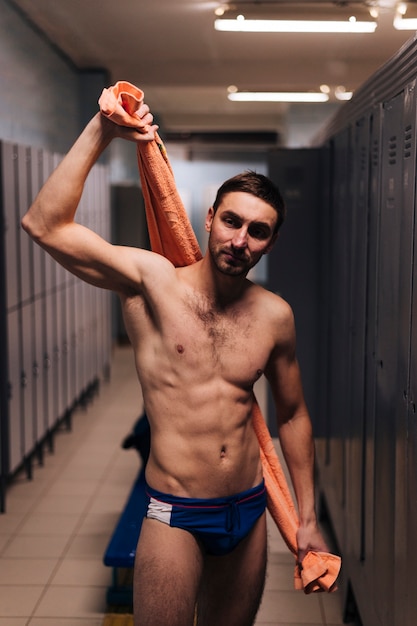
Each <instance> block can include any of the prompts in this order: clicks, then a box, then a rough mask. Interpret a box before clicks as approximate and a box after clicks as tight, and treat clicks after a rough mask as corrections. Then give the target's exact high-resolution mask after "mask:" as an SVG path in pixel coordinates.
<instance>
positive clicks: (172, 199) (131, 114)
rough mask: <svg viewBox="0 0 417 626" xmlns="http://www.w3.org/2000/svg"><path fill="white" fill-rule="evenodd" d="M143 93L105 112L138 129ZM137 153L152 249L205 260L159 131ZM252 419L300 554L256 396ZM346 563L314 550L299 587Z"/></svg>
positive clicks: (275, 508)
mask: <svg viewBox="0 0 417 626" xmlns="http://www.w3.org/2000/svg"><path fill="white" fill-rule="evenodd" d="M143 95H144V94H143V91H141V90H140V89H138V88H137V87H135V86H134V85H132V84H130V83H128V82H126V81H120V82H118V83H116V84H115V85H114V86H113V87H110V88H109V89H104V90H103V93H102V94H101V96H100V99H99V105H100V110H101V112H102V114H103V115H105V116H106V117H109V118H110V119H111V120H112V121H113V122H115V123H116V124H119V125H121V126H132V127H137V126H138V118H137V116H136V111H137V109H138V108H139V106H140V104H141V102H142V101H143ZM137 157H138V167H139V171H140V176H141V182H142V191H143V195H144V200H145V210H146V219H147V222H148V229H149V237H150V241H151V247H152V250H154V252H158V253H159V254H163V255H164V256H166V257H167V258H168V259H170V261H171V262H172V263H173V264H174V265H175V266H176V267H180V266H184V265H188V264H190V263H194V262H195V261H197V260H199V259H200V258H201V252H200V249H199V246H198V243H197V239H196V237H195V234H194V232H193V230H192V228H191V225H190V223H189V220H188V217H187V214H186V212H185V209H184V206H183V204H182V202H181V199H180V197H179V194H178V191H177V188H176V185H175V180H174V176H173V172H172V169H171V166H170V164H169V161H168V157H167V154H166V151H165V148H164V145H163V143H162V141H161V139H160V137H159V136H158V135H156V138H155V140H154V141H151V142H143V143H138V144H137ZM252 419H253V427H254V430H255V432H256V436H257V438H258V441H259V445H260V451H261V460H262V466H263V474H264V478H265V484H266V488H267V494H268V495H267V497H268V509H269V512H270V513H271V515H272V517H273V519H274V520H275V522H276V524H277V526H278V528H279V530H280V532H281V535H282V537H283V538H284V540H285V542H286V544H287V546H288V548H289V549H290V550H291V552H292V553H293V554H294V556H295V557H296V558H297V540H296V532H297V528H298V517H297V513H296V510H295V506H294V503H293V501H292V497H291V494H290V490H289V488H288V484H287V481H286V479H285V476H284V472H283V470H282V467H281V464H280V462H279V459H278V457H277V454H276V452H275V448H274V444H273V442H272V439H271V436H270V434H269V430H268V428H267V425H266V423H265V420H264V419H263V417H262V414H261V411H260V409H259V406H258V404H257V402H256V400H255V402H254V407H253V411H252ZM340 566H341V559H340V557H338V556H335V555H333V554H328V553H323V552H309V553H308V554H307V555H306V556H305V558H304V559H303V562H302V566H301V567H298V566H297V565H296V566H295V574H294V584H295V588H296V589H304V591H305V593H311V592H312V591H334V590H335V589H336V588H337V587H336V579H337V576H338V574H339V570H340Z"/></svg>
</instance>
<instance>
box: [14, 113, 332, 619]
mask: <svg viewBox="0 0 417 626" xmlns="http://www.w3.org/2000/svg"><path fill="white" fill-rule="evenodd" d="M138 115H139V118H140V119H139V120H138V129H137V130H136V129H127V128H122V127H119V126H116V125H115V124H113V123H112V122H111V121H109V120H107V119H106V118H105V117H103V116H102V115H101V114H99V113H98V114H97V115H96V116H95V117H94V118H93V119H92V120H91V122H90V123H89V124H88V125H87V127H86V128H85V129H84V131H83V132H82V133H81V135H80V137H79V138H78V140H77V141H76V143H75V144H74V146H73V147H72V148H71V150H70V151H69V153H68V154H67V155H66V157H65V158H64V159H63V161H62V162H61V163H60V165H59V166H58V167H57V169H56V170H55V172H54V173H53V174H52V175H51V177H50V178H49V180H48V181H47V182H46V184H45V185H44V187H43V189H42V190H41V191H40V193H39V195H38V197H37V198H36V199H35V201H34V203H33V205H32V206H31V207H30V209H29V211H28V212H27V214H26V215H25V217H24V218H23V221H22V225H23V228H24V229H25V230H26V231H27V232H28V233H29V235H30V236H31V237H32V238H33V239H34V240H35V241H36V242H37V243H39V244H40V245H41V246H42V247H43V248H45V249H46V250H47V251H48V252H49V253H50V254H51V255H52V256H53V257H54V258H55V259H56V260H57V261H58V262H59V263H61V264H62V265H63V266H64V267H65V268H67V269H68V270H70V271H71V272H73V273H74V274H76V275H77V276H79V277H80V278H82V279H83V280H86V281H88V282H90V283H92V284H93V285H96V286H98V287H102V288H105V289H111V290H113V291H115V292H116V293H117V294H118V295H119V297H120V300H121V303H122V308H123V313H124V319H125V323H126V328H127V331H128V334H129V337H130V340H131V343H132V346H133V350H134V356H135V363H136V368H137V372H138V376H139V381H140V383H141V386H142V390H143V397H144V404H145V409H146V413H147V415H148V418H149V422H150V425H151V431H152V445H151V452H150V457H149V461H148V464H147V468H146V480H147V483H148V493H149V507H148V513H147V517H146V519H145V520H144V522H143V526H142V531H141V535H140V539H139V544H138V548H137V553H136V563H135V574H134V613H135V618H134V619H135V626H192V624H193V622H194V613H195V606H196V603H197V611H198V624H199V626H223V625H224V626H226V625H227V626H249V625H251V624H253V623H254V620H255V616H256V613H257V610H258V608H259V604H260V601H261V596H262V591H263V586H264V581H265V569H266V521H265V489H264V484H263V479H262V468H261V463H260V458H259V446H258V441H257V438H256V436H255V434H254V431H253V427H252V422H251V407H252V403H253V391H252V388H253V385H254V383H255V382H256V381H257V380H258V379H259V377H260V376H261V375H262V374H263V373H264V374H265V375H266V377H267V379H268V381H269V383H270V385H271V389H272V393H273V396H274V399H275V403H276V411H277V419H278V426H279V436H280V440H281V445H282V449H283V452H284V455H285V459H286V462H287V464H288V467H289V470H290V474H291V478H292V482H293V485H294V489H295V493H296V498H297V503H298V510H299V517H300V528H299V530H298V535H297V540H298V547H299V558H300V560H301V559H302V558H303V556H304V555H305V554H306V552H307V551H308V550H310V549H314V550H323V551H327V547H326V545H325V542H324V540H323V538H322V536H321V534H320V532H319V530H318V527H317V520H316V515H315V510H314V487H313V464H314V451H313V440H312V432H311V423H310V418H309V415H308V412H307V408H306V405H305V402H304V398H303V392H302V387H301V381H300V373H299V368H298V364H297V360H296V356H295V330H294V321H293V315H292V312H291V309H290V307H289V305H288V304H287V303H286V302H284V301H283V300H282V299H281V298H280V297H278V296H277V295H274V294H272V293H270V292H268V291H266V290H265V289H263V288H262V287H260V286H258V285H255V284H253V283H252V282H250V281H249V280H248V279H247V278H246V275H247V273H248V271H249V269H250V268H251V267H253V266H254V265H255V264H256V263H257V262H258V261H259V259H260V258H261V256H262V255H263V254H266V253H268V252H269V251H270V250H271V248H272V245H273V244H274V242H275V239H276V237H277V232H278V228H279V226H280V224H281V222H282V219H283V212H284V208H283V203H282V199H281V196H280V194H279V191H278V190H277V189H276V188H275V187H274V186H273V185H272V183H271V182H270V181H269V180H268V179H266V178H265V177H262V176H260V175H257V174H253V173H248V174H244V175H241V176H240V177H237V178H235V179H232V180H231V181H229V182H226V183H225V185H224V186H223V187H222V188H220V191H219V193H218V196H217V199H216V202H215V204H214V205H213V207H211V208H210V209H209V211H208V214H207V217H206V222H205V228H206V230H207V232H209V234H210V236H209V245H208V250H207V252H206V254H205V256H204V257H203V259H202V260H201V261H198V262H197V263H195V264H193V265H190V266H187V267H183V268H179V269H175V268H174V266H173V265H172V264H171V263H170V262H169V261H168V260H167V259H165V258H164V257H162V256H160V255H157V254H154V253H152V252H149V251H146V250H139V249H134V248H129V247H118V246H113V245H111V244H110V243H108V242H106V241H104V240H103V239H101V238H100V237H99V236H98V235H96V234H95V233H93V232H92V231H90V230H88V229H86V228H85V227H84V226H81V225H79V224H77V223H75V221H74V216H75V212H76V209H77V206H78V204H79V201H80V197H81V193H82V191H83V187H84V183H85V180H86V178H87V176H88V173H89V172H90V170H91V168H92V166H93V165H94V163H95V162H96V160H97V159H98V157H99V156H100V154H101V153H102V152H103V150H104V149H105V148H106V147H107V146H108V144H109V143H110V142H111V141H112V139H113V138H115V137H123V138H125V139H128V140H131V141H136V142H138V141H150V140H152V139H153V137H154V132H155V130H156V126H152V121H153V119H152V115H151V114H150V112H149V109H148V107H147V106H146V105H142V106H141V108H140V109H139V111H138Z"/></svg>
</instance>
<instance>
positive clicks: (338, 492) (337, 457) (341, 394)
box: [323, 127, 352, 541]
mask: <svg viewBox="0 0 417 626" xmlns="http://www.w3.org/2000/svg"><path fill="white" fill-rule="evenodd" d="M351 132H352V129H351V128H350V127H348V128H346V129H345V130H344V131H343V132H342V133H340V134H339V135H338V136H337V137H335V138H334V141H333V164H332V188H331V198H330V200H331V206H332V210H331V214H330V225H329V231H330V232H329V235H330V242H329V246H330V255H331V259H332V261H331V266H330V268H329V269H328V271H329V273H330V291H329V302H328V309H329V310H328V315H329V327H328V332H329V339H328V354H329V359H330V363H331V364H332V367H331V368H330V369H329V378H328V381H327V385H328V390H329V396H328V407H327V410H328V416H329V419H328V422H327V429H328V431H327V442H326V464H325V466H324V467H323V475H324V479H325V480H326V484H327V490H326V499H327V502H328V505H329V507H330V509H331V511H332V520H333V524H334V526H335V529H337V533H338V536H339V537H340V538H341V539H340V540H341V541H345V531H346V529H345V516H344V510H345V506H346V436H347V424H348V421H349V415H348V411H347V408H348V406H349V396H348V393H349V391H348V388H347V385H346V381H347V380H348V378H349V371H348V363H349V360H348V355H349V321H350V320H349V285H350V268H351V258H350V253H351V250H350V229H351V219H350V216H351V206H352V198H351V190H352V181H351V178H350V176H351V168H350V167H349V163H350V154H351V149H352V147H351V146H352V144H351ZM347 174H348V175H347Z"/></svg>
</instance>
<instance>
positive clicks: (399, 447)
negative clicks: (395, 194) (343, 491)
mask: <svg viewBox="0 0 417 626" xmlns="http://www.w3.org/2000/svg"><path fill="white" fill-rule="evenodd" d="M400 148H401V158H402V181H401V183H400V185H401V191H402V193H401V201H400V220H401V221H400V233H399V239H400V250H401V254H400V264H399V265H400V266H399V277H398V283H399V294H400V300H399V304H398V315H399V317H398V322H397V323H398V337H399V343H398V346H397V363H398V364H397V368H398V375H397V380H398V388H397V395H396V413H395V418H396V419H395V422H396V446H395V501H394V503H395V507H394V508H395V533H394V555H395V576H394V582H395V587H394V589H395V617H394V620H395V623H397V624H406V623H408V624H410V623H412V621H414V620H415V615H416V613H413V614H412V613H408V612H407V598H408V597H409V596H410V595H414V584H413V582H412V578H409V577H408V575H407V574H408V572H407V569H408V562H409V560H410V552H409V545H408V541H407V539H408V537H409V534H408V530H409V528H410V525H411V527H412V529H413V530H412V532H415V522H416V521H417V520H416V518H414V520H412V519H411V518H410V516H409V515H408V511H409V505H410V504H411V503H410V502H409V501H408V492H407V471H408V468H407V456H408V445H407V438H408V428H409V425H408V418H409V415H410V413H409V400H408V398H409V395H410V389H409V384H410V345H411V343H410V342H411V332H412V330H411V328H412V315H411V313H412V282H413V274H412V270H413V256H414V223H415V172H416V81H415V80H413V81H412V82H411V83H409V84H408V85H407V86H406V87H405V89H404V110H403V124H402V128H401V144H400ZM416 494H417V492H414V494H413V499H414V500H415V499H416V497H417V496H416Z"/></svg>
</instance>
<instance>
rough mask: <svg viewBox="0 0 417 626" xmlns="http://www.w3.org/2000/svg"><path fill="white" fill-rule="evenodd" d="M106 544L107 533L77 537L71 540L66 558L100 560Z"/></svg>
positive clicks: (107, 540) (107, 539)
mask: <svg viewBox="0 0 417 626" xmlns="http://www.w3.org/2000/svg"><path fill="white" fill-rule="evenodd" d="M108 542H109V535H108V534H107V533H104V534H103V533H95V534H93V535H78V536H77V537H74V538H73V539H72V541H71V544H70V546H69V547H68V551H67V556H68V557H71V558H76V559H94V558H96V559H102V558H103V554H104V550H105V549H106V547H107V544H108Z"/></svg>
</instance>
